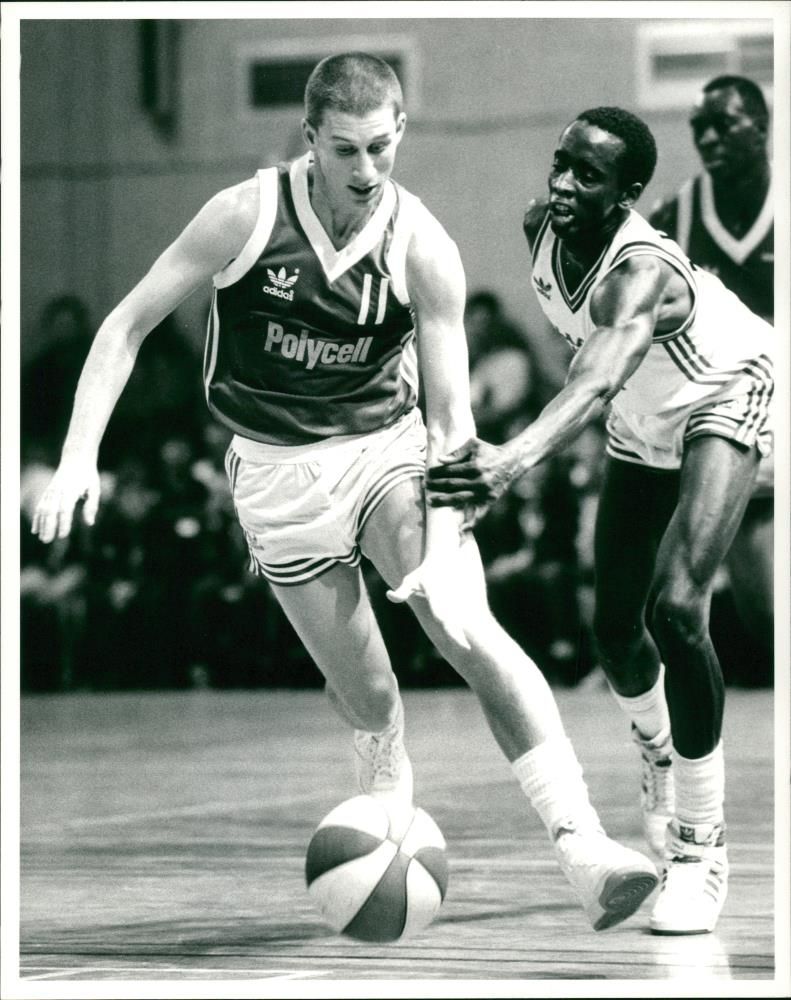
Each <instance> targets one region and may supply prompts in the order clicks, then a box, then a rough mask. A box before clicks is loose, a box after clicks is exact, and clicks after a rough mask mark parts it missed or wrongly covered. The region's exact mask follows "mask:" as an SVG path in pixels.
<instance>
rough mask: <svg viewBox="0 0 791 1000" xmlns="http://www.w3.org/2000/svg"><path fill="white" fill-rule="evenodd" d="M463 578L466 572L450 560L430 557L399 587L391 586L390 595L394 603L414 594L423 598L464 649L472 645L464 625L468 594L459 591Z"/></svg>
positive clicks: (449, 633) (449, 635)
mask: <svg viewBox="0 0 791 1000" xmlns="http://www.w3.org/2000/svg"><path fill="white" fill-rule="evenodd" d="M463 579H464V576H463V574H459V573H454V571H453V566H452V565H449V564H448V562H447V561H440V560H438V559H431V558H428V559H424V560H423V562H422V563H421V564H420V565H419V566H418V567H417V569H414V570H412V572H411V573H407V575H406V576H405V577H404V579H403V580H402V581H401V584H400V585H399V586H398V587H396V588H395V589H394V590H388V591H387V597H388V600H390V601H392V602H393V603H394V604H403V603H404V602H406V601H408V600H410V599H411V598H414V597H417V598H423V599H424V600H425V601H426V603H427V604H428V606H429V610H430V611H431V613H432V615H433V616H434V618H435V619H436V620H437V622H439V624H440V626H441V627H442V628H443V629H444V631H445V633H446V634H447V636H448V638H449V639H450V640H451V641H452V642H454V643H456V644H457V645H459V646H461V647H462V648H463V649H469V648H470V643H469V641H468V639H467V636H466V635H465V632H464V627H463V620H464V611H463V608H464V603H465V602H464V595H463V594H459V593H457V592H456V585H457V583H458V581H460V580H463Z"/></svg>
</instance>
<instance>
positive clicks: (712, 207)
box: [649, 76, 774, 669]
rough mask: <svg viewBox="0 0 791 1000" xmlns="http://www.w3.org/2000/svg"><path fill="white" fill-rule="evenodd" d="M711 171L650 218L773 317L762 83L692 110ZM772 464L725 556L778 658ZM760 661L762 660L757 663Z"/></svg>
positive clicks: (738, 597)
mask: <svg viewBox="0 0 791 1000" xmlns="http://www.w3.org/2000/svg"><path fill="white" fill-rule="evenodd" d="M690 126H691V128H692V139H693V142H694V143H695V147H696V149H697V151H698V153H699V154H700V158H701V162H702V164H703V168H704V170H703V173H701V174H699V175H698V176H697V177H693V178H691V179H690V180H688V181H686V182H685V183H684V184H683V185H682V187H681V189H680V190H679V191H678V192H677V193H676V194H675V195H674V196H673V197H672V198H668V199H667V200H665V201H663V202H661V203H659V205H658V206H655V207H654V210H653V212H652V214H651V215H650V216H649V221H650V222H651V224H652V225H653V226H655V227H656V228H657V229H659V230H661V231H662V232H665V233H667V234H668V236H671V237H672V238H673V239H674V240H675V241H676V242H677V243H678V244H679V245H680V246H681V248H682V249H683V250H684V252H685V253H686V254H687V255H688V256H689V257H690V258H691V259H692V260H693V261H694V262H695V264H697V265H698V266H699V267H704V268H705V269H706V270H707V271H711V272H712V273H713V274H716V275H717V276H718V277H719V278H720V280H721V281H722V283H723V284H724V285H726V286H727V287H728V288H730V290H731V291H732V292H735V293H736V294H737V295H738V296H739V298H740V299H741V300H742V302H744V303H745V304H746V305H748V306H749V307H750V309H752V311H753V312H754V313H757V314H758V315H759V316H762V317H763V318H764V319H765V320H767V321H768V322H770V323H771V322H773V321H774V197H773V192H772V167H771V163H770V161H769V148H768V145H769V144H768V139H769V110H768V108H767V105H766V99H765V97H764V95H763V92H762V91H761V88H760V87H759V86H758V84H756V83H754V82H753V81H752V80H748V79H747V78H746V77H743V76H718V77H716V78H715V79H713V80H710V81H709V82H708V83H707V84H706V85H705V86H704V87H703V89H702V91H701V93H700V95H699V97H698V99H697V101H696V102H695V106H694V107H693V109H692V114H691V116H690ZM772 473H773V463H772V460H771V458H768V459H767V460H766V461H765V462H763V463H762V464H761V468H760V469H759V473H758V485H757V487H756V492H755V495H754V496H753V497H752V499H751V500H750V502H749V504H748V505H747V510H746V511H745V514H744V518H743V519H742V523H741V525H740V526H739V530H738V531H737V533H736V538H735V539H734V541H733V545H732V546H731V549H730V552H729V553H728V555H727V557H726V565H727V568H728V576H729V579H730V584H731V592H732V594H733V598H734V602H735V604H736V608H737V610H738V612H739V616H740V618H741V619H742V621H743V622H744V624H745V626H746V627H747V629H748V630H749V632H750V635H751V637H752V639H753V640H754V641H755V642H756V643H757V644H758V648H759V649H761V650H762V651H764V653H765V654H766V659H767V661H768V663H769V665H770V669H771V662H772V650H773V642H772V639H773V632H774V613H773V608H774V588H773V570H774V558H773V557H774V537H773V536H774V531H773V528H774V498H773V474H772ZM753 666H754V665H753Z"/></svg>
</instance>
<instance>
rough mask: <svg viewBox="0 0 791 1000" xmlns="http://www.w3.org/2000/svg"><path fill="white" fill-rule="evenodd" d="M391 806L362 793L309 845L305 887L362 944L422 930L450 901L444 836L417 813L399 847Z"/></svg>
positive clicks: (329, 818) (331, 920) (327, 820)
mask: <svg viewBox="0 0 791 1000" xmlns="http://www.w3.org/2000/svg"><path fill="white" fill-rule="evenodd" d="M389 830H390V820H389V818H388V815H387V812H386V810H385V808H384V806H383V805H382V804H381V803H380V802H379V801H377V800H376V799H375V798H373V797H371V796H370V795H357V796H355V797H354V798H352V799H347V800H346V801H345V802H342V803H341V804H340V805H339V806H336V807H335V808H334V809H333V810H332V811H331V812H329V813H328V814H327V815H326V816H325V817H324V819H323V820H322V821H321V823H319V825H318V827H317V828H316V831H315V833H314V834H313V836H312V838H311V841H310V844H309V845H308V852H307V857H306V859H305V881H306V882H307V886H308V893H309V895H310V896H311V898H312V899H313V901H314V903H315V904H316V906H317V908H318V910H319V912H320V913H321V915H322V917H323V918H324V920H326V922H327V923H328V924H329V925H330V926H331V927H332V928H333V929H334V930H336V931H338V932H339V933H342V934H346V935H348V936H349V937H353V938H357V939H359V940H361V941H398V940H399V939H400V938H404V937H407V936H409V935H411V934H416V933H417V932H418V931H421V930H423V929H424V928H425V927H427V926H428V924H430V923H431V921H432V920H433V919H434V917H435V916H436V914H437V912H438V911H439V908H440V906H441V905H442V900H443V899H444V898H445V892H446V889H447V884H448V863H447V858H446V855H445V838H444V837H443V836H442V833H441V832H440V829H439V827H438V826H437V824H436V823H435V822H434V820H433V819H432V818H431V817H430V816H429V815H428V813H427V812H425V810H423V809H420V808H416V809H415V810H414V815H413V817H412V821H411V823H410V824H409V827H408V829H407V831H406V833H405V834H404V837H403V839H402V840H401V842H400V843H396V842H395V841H394V840H391V839H390V838H389V837H388V833H389Z"/></svg>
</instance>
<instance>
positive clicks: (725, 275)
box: [650, 174, 774, 322]
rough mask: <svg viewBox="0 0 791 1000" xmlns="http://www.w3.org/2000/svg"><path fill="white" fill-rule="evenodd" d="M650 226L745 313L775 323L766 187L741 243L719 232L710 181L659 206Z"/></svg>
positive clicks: (696, 182) (770, 206)
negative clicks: (726, 290) (730, 294)
mask: <svg viewBox="0 0 791 1000" xmlns="http://www.w3.org/2000/svg"><path fill="white" fill-rule="evenodd" d="M650 222H651V224H652V225H653V226H654V227H655V228H656V229H659V230H661V231H662V232H665V233H667V234H668V236H670V237H672V238H673V239H674V240H675V241H676V243H678V244H679V246H680V247H681V248H682V250H683V251H684V252H685V253H686V254H687V256H688V257H689V258H690V260H692V261H693V262H694V263H695V264H697V265H698V267H702V268H704V269H705V270H707V271H711V272H712V273H713V274H716V275H717V277H718V278H719V279H720V281H721V282H722V283H723V284H724V285H725V287H726V288H729V289H730V290H731V291H732V292H734V293H735V294H736V295H738V297H739V298H740V299H741V300H742V302H744V304H745V305H746V306H748V308H749V309H750V310H751V311H752V312H754V313H756V314H757V315H759V316H761V317H763V318H764V319H766V320H769V321H770V322H771V321H772V320H773V318H774V202H773V196H772V189H771V186H770V189H769V191H768V192H767V195H766V200H765V202H764V205H763V208H762V209H761V211H760V212H759V214H758V218H757V219H756V220H755V222H754V223H753V225H752V227H751V228H750V229H749V231H748V232H746V233H745V234H744V236H743V237H741V239H736V237H735V236H732V235H731V233H729V232H728V230H727V229H726V228H725V227H724V226H723V224H722V223H721V222H720V220H719V217H718V216H717V211H716V208H715V205H714V193H713V190H712V183H711V178H710V177H709V175H708V174H701V175H700V176H699V177H695V178H693V179H692V180H689V181H687V182H686V183H685V184H684V185H683V187H682V188H681V189H680V191H679V192H678V194H677V195H676V196H675V197H674V198H671V199H668V200H667V201H665V202H663V203H661V204H660V205H659V206H658V207H657V208H655V209H654V211H653V212H652V213H651V216H650Z"/></svg>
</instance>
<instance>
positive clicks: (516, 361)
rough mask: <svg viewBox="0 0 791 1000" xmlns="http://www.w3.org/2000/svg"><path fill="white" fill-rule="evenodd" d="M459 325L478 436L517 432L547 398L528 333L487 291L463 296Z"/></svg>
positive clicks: (495, 437)
mask: <svg viewBox="0 0 791 1000" xmlns="http://www.w3.org/2000/svg"><path fill="white" fill-rule="evenodd" d="M464 327H465V330H466V333H467V346H468V349H469V354H470V361H469V365H470V392H471V398H472V408H473V414H474V416H475V422H476V425H477V428H478V434H479V436H480V437H482V438H484V439H485V440H487V441H491V442H492V443H493V444H500V443H501V442H502V441H504V440H506V439H507V438H509V437H512V436H513V435H514V434H517V433H518V432H519V431H520V430H522V428H523V427H525V426H526V425H527V424H528V423H529V422H530V420H531V419H532V418H533V417H534V416H535V415H536V414H537V413H538V412H539V410H540V409H541V407H542V405H543V404H544V402H545V401H546V399H547V398H548V395H549V392H548V388H547V387H546V386H545V385H544V384H543V382H542V376H541V370H540V366H539V364H538V363H537V362H536V359H535V358H534V356H533V353H532V351H531V348H530V346H529V343H528V339H527V335H526V334H525V333H524V332H523V331H522V330H521V329H520V328H519V327H518V326H517V325H516V324H515V323H513V322H512V321H511V320H510V319H509V318H508V316H507V315H506V314H505V311H504V309H503V305H502V302H501V301H500V298H499V297H498V296H497V295H496V294H495V293H494V292H489V291H480V292H476V293H475V294H474V295H471V296H470V297H469V299H468V300H467V307H466V309H465V313H464Z"/></svg>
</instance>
